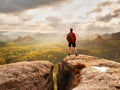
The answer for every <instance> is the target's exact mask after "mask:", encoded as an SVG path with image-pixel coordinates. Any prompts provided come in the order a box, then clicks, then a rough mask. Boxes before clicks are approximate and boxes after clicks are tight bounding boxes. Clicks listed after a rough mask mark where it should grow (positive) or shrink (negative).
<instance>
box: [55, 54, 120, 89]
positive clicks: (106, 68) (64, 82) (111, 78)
mask: <svg viewBox="0 0 120 90" xmlns="http://www.w3.org/2000/svg"><path fill="white" fill-rule="evenodd" d="M57 78H58V81H57V82H58V90H120V63H117V62H113V61H110V60H106V59H100V58H97V57H93V56H87V55H79V56H77V57H75V56H67V57H66V58H65V59H64V60H63V61H62V62H61V63H59V65H58V74H57Z"/></svg>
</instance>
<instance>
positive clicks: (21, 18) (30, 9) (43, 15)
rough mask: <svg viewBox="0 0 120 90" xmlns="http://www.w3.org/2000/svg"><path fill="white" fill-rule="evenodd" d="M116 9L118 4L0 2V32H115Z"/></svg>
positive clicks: (107, 0)
mask: <svg viewBox="0 0 120 90" xmlns="http://www.w3.org/2000/svg"><path fill="white" fill-rule="evenodd" d="M119 6H120V0H0V31H9V32H16V31H21V32H23V31H24V32H25V31H26V32H40V33H53V32H57V33H67V32H68V31H69V28H71V27H72V28H73V29H74V31H75V32H76V33H78V34H80V35H88V34H98V33H100V34H104V33H113V32H119V31H120V7H119Z"/></svg>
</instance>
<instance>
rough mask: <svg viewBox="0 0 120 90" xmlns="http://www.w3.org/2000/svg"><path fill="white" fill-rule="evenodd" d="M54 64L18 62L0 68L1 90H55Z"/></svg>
mask: <svg viewBox="0 0 120 90" xmlns="http://www.w3.org/2000/svg"><path fill="white" fill-rule="evenodd" d="M52 71H53V64H51V63H50V62H48V61H33V62H18V63H13V64H8V65H1V66H0V90H53V77H52Z"/></svg>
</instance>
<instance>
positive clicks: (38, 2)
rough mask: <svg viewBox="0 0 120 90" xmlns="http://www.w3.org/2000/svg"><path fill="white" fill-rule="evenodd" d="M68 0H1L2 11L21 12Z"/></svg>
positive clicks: (0, 8)
mask: <svg viewBox="0 0 120 90" xmlns="http://www.w3.org/2000/svg"><path fill="white" fill-rule="evenodd" d="M64 1H66V0H0V12H1V13H11V12H19V11H23V10H27V9H31V8H36V7H40V6H48V5H53V4H60V2H64Z"/></svg>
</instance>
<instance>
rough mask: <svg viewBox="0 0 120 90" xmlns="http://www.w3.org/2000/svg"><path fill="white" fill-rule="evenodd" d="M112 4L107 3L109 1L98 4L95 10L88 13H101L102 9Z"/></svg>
mask: <svg viewBox="0 0 120 90" xmlns="http://www.w3.org/2000/svg"><path fill="white" fill-rule="evenodd" d="M112 3H113V2H109V1H105V2H102V3H100V4H98V6H97V8H95V9H94V10H92V11H91V12H90V13H93V12H97V13H99V12H101V11H102V8H104V7H106V6H110V5H111V4H112Z"/></svg>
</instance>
